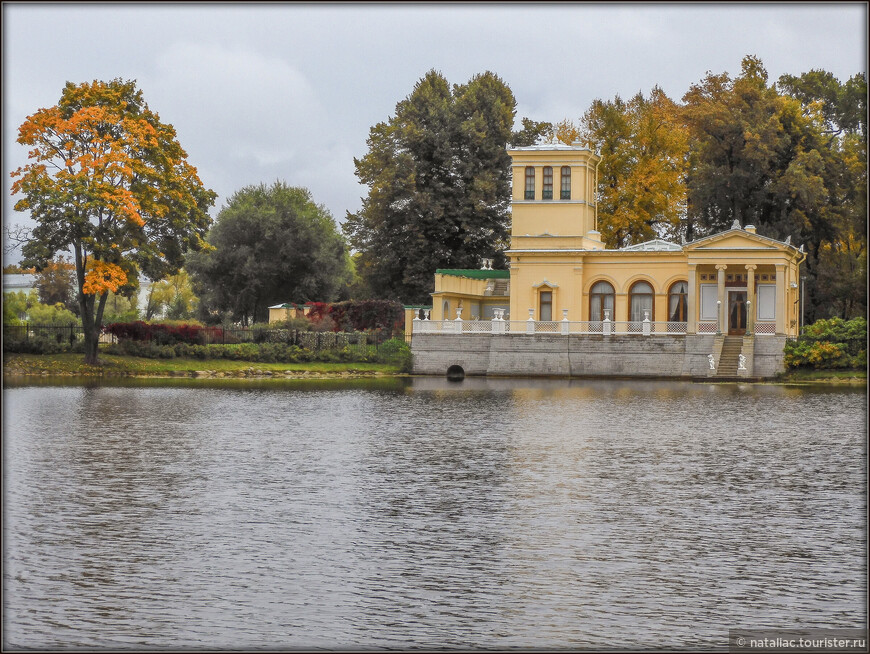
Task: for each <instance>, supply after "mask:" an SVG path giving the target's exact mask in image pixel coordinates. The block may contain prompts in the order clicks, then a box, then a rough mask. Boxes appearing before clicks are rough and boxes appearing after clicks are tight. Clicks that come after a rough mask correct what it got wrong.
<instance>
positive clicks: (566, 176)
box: [560, 166, 571, 200]
mask: <svg viewBox="0 0 870 654" xmlns="http://www.w3.org/2000/svg"><path fill="white" fill-rule="evenodd" d="M560 197H561V199H563V200H570V199H571V167H570V166H562V195H561V196H560Z"/></svg>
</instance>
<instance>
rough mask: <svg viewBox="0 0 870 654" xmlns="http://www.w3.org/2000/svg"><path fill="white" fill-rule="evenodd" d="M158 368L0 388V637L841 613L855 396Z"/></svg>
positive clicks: (355, 638) (488, 628)
mask: <svg viewBox="0 0 870 654" xmlns="http://www.w3.org/2000/svg"><path fill="white" fill-rule="evenodd" d="M216 381H217V380H216ZM160 382H162V383H160ZM160 382H155V380H149V381H148V382H147V383H142V380H127V381H126V382H124V383H118V384H115V385H102V384H94V385H92V386H90V387H87V386H81V385H67V386H58V385H52V386H38V385H25V386H19V387H7V389H6V390H5V391H4V457H5V458H4V470H5V473H4V474H5V488H4V500H5V502H4V507H5V508H4V511H5V515H4V546H5V552H4V557H5V560H4V563H5V567H4V580H3V585H4V595H3V603H4V607H3V608H4V635H3V639H4V645H5V646H7V647H37V648H38V647H51V648H58V647H69V648H73V647H105V648H119V647H121V648H122V647H137V648H141V647H158V648H160V647H162V648H167V647H169V648H180V647H183V648H190V647H213V648H221V647H224V648H268V647H271V648H276V647H277V648H287V647H306V648H307V647H326V648H333V649H335V648H349V647H378V648H383V647H429V648H431V647H463V648H475V647H538V648H547V647H549V648H582V647H594V648H601V647H645V648H656V647H658V648H669V647H693V648H706V649H710V648H724V647H726V646H727V632H728V629H729V628H765V627H766V628H775V627H779V628H788V627H833V626H837V627H859V626H865V625H864V623H863V622H862V621H863V619H864V616H865V612H866V605H865V602H866V591H867V587H866V579H867V569H866V561H865V558H864V554H865V552H866V550H865V546H866V529H865V528H866V524H865V518H864V516H865V515H866V454H867V453H866V409H865V404H866V394H865V393H864V392H863V391H855V390H839V389H830V388H827V389H810V390H808V389H801V388H795V387H791V388H789V387H783V386H773V385H771V386H765V385H748V384H740V385H704V384H691V383H682V382H673V383H670V382H627V381H609V382H608V381H603V382H602V381H588V380H585V381H554V380H535V381H532V380H528V381H527V380H523V381H519V380H493V379H474V378H467V379H466V380H465V381H463V382H461V383H458V384H457V383H449V382H446V381H445V380H441V379H429V378H423V379H404V380H396V379H388V380H364V381H357V380H352V381H345V382H334V381H325V382H313V381H304V382H287V381H283V380H282V381H281V382H280V383H273V382H271V381H266V382H263V383H258V382H255V383H251V381H250V380H244V381H242V382H241V383H236V384H233V383H229V384H228V383H226V380H222V381H219V383H217V384H213V385H208V384H204V383H203V381H202V380H195V381H194V382H193V383H192V384H191V383H190V382H189V381H188V380H160Z"/></svg>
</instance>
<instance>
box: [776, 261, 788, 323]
mask: <svg viewBox="0 0 870 654" xmlns="http://www.w3.org/2000/svg"><path fill="white" fill-rule="evenodd" d="M787 309H788V307H786V306H785V264H784V263H778V264H776V333H777V334H785V321H786V318H787V313H788V311H787Z"/></svg>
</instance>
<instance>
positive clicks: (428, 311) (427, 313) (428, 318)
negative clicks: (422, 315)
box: [426, 309, 432, 320]
mask: <svg viewBox="0 0 870 654" xmlns="http://www.w3.org/2000/svg"><path fill="white" fill-rule="evenodd" d="M431 316H432V309H426V320H431Z"/></svg>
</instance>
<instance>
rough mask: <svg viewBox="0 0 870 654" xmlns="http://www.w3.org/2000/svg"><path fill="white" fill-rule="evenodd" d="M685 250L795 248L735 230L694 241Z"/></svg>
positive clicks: (786, 249)
mask: <svg viewBox="0 0 870 654" xmlns="http://www.w3.org/2000/svg"><path fill="white" fill-rule="evenodd" d="M684 249H685V250H691V251H697V250H746V249H753V250H781V251H789V250H793V249H794V247H793V246H791V245H789V244H787V243H783V242H782V241H777V240H775V239H772V238H769V237H767V236H761V235H760V234H753V233H751V232H747V231H745V230H742V229H739V228H735V229H729V230H728V231H726V232H720V233H718V234H713V235H711V236H706V237H704V238H702V239H698V240H697V241H693V242H691V243H688V244H687V245H685V246H684Z"/></svg>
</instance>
